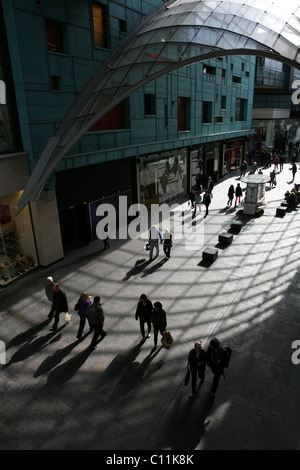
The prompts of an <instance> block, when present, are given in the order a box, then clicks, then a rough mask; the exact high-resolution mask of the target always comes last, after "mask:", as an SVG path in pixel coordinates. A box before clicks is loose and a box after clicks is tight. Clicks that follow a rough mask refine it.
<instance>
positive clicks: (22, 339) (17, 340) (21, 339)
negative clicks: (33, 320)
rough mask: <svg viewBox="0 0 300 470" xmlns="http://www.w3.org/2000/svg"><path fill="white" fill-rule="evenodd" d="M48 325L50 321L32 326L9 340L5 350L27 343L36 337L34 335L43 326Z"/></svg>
mask: <svg viewBox="0 0 300 470" xmlns="http://www.w3.org/2000/svg"><path fill="white" fill-rule="evenodd" d="M49 323H50V320H45V321H43V322H42V323H39V324H38V325H35V326H33V327H32V328H30V329H29V330H27V331H24V332H23V333H20V334H19V335H17V336H15V337H14V338H13V339H11V340H10V341H9V342H8V343H7V346H6V350H7V351H8V350H9V349H10V348H12V347H14V346H19V344H22V343H27V342H28V341H29V340H30V339H31V338H32V337H33V336H34V337H36V335H37V334H38V333H39V332H40V331H41V330H42V329H43V328H45V326H47V325H48V324H49Z"/></svg>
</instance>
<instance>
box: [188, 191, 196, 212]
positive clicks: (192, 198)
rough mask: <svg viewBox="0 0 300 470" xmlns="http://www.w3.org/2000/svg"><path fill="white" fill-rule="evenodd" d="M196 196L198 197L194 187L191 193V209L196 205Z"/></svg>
mask: <svg viewBox="0 0 300 470" xmlns="http://www.w3.org/2000/svg"><path fill="white" fill-rule="evenodd" d="M195 198H196V193H195V191H194V190H193V189H192V190H191V192H190V194H189V199H188V200H189V201H190V204H191V209H194V205H195Z"/></svg>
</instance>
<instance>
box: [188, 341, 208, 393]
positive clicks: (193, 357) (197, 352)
mask: <svg viewBox="0 0 300 470" xmlns="http://www.w3.org/2000/svg"><path fill="white" fill-rule="evenodd" d="M205 368H206V352H205V351H204V349H203V348H202V341H197V342H196V343H195V346H194V348H193V349H191V350H190V352H189V356H188V364H187V369H189V370H190V372H191V376H192V393H190V395H189V398H193V397H194V395H195V393H196V382H197V374H198V377H199V379H200V381H201V384H202V383H203V382H204V378H205Z"/></svg>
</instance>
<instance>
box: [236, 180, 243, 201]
mask: <svg viewBox="0 0 300 470" xmlns="http://www.w3.org/2000/svg"><path fill="white" fill-rule="evenodd" d="M242 195H243V191H242V188H241V185H240V183H238V184H237V186H236V189H235V205H234V207H236V205H237V202H238V201H239V204H240V203H241V197H242Z"/></svg>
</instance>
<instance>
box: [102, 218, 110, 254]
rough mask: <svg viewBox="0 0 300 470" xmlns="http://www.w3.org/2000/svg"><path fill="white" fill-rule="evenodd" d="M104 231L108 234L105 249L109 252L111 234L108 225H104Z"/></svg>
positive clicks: (104, 239) (105, 239)
mask: <svg viewBox="0 0 300 470" xmlns="http://www.w3.org/2000/svg"><path fill="white" fill-rule="evenodd" d="M103 230H104V232H105V233H106V238H103V243H104V249H105V250H107V248H110V245H109V232H110V230H109V225H108V224H106V225H104V228H103Z"/></svg>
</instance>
